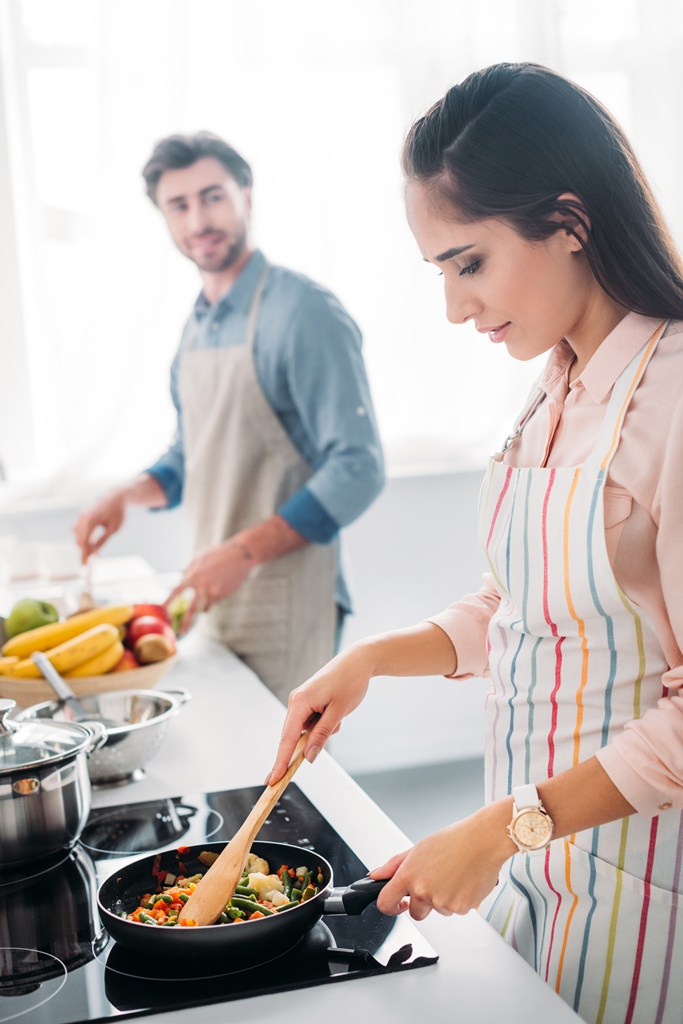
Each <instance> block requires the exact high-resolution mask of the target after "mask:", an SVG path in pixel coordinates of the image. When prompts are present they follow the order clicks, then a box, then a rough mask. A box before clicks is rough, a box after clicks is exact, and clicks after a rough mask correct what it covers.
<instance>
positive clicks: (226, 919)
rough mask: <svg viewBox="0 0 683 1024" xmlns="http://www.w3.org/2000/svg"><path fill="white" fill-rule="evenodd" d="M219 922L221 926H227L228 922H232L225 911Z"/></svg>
mask: <svg viewBox="0 0 683 1024" xmlns="http://www.w3.org/2000/svg"><path fill="white" fill-rule="evenodd" d="M218 920H219V921H220V923H221V924H227V923H228V921H229V920H230V918H229V917H228V915H227V914H226V913H225V911H223V913H222V914H221V915H220V917H219V918H218Z"/></svg>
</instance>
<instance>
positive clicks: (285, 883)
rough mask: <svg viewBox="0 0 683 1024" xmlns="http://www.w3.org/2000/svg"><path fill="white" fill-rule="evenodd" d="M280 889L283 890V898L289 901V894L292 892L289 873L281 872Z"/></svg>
mask: <svg viewBox="0 0 683 1024" xmlns="http://www.w3.org/2000/svg"><path fill="white" fill-rule="evenodd" d="M282 888H283V889H284V892H285V896H286V897H287V899H289V894H290V893H291V891H292V876H291V875H290V873H289V871H283V872H282Z"/></svg>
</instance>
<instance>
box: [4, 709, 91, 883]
mask: <svg viewBox="0 0 683 1024" xmlns="http://www.w3.org/2000/svg"><path fill="white" fill-rule="evenodd" d="M15 706H16V703H15V701H13V700H5V699H0V869H4V868H7V867H10V866H11V865H14V864H18V863H21V862H26V861H31V860H36V859H38V858H39V857H46V856H48V854H51V853H55V852H56V851H57V850H61V849H64V848H68V847H71V846H73V845H74V843H75V842H76V840H77V839H78V837H79V836H80V834H81V832H82V831H83V829H84V828H85V823H86V821H87V818H88V814H89V812H90V779H89V778H88V767H87V755H88V753H89V752H91V751H93V750H95V749H96V748H97V747H98V745H100V744H101V743H103V742H104V740H105V738H106V732H105V730H104V728H103V726H102V725H100V724H99V723H97V722H92V723H87V724H85V723H83V724H80V725H79V724H77V723H75V722H73V723H68V722H40V721H27V722H19V721H16V720H12V719H10V718H9V713H10V711H12V709H13V708H14V707H15Z"/></svg>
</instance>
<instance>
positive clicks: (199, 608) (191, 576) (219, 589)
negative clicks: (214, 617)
mask: <svg viewBox="0 0 683 1024" xmlns="http://www.w3.org/2000/svg"><path fill="white" fill-rule="evenodd" d="M256 564H257V563H256V560H255V558H254V556H253V554H252V553H251V551H250V550H249V549H248V548H247V547H246V546H245V545H244V544H242V543H240V542H239V541H237V540H235V539H232V540H226V541H224V542H223V543H222V544H217V545H216V547H213V548H206V549H205V550H204V551H200V552H199V553H198V554H197V555H195V556H194V558H193V559H192V561H191V562H190V564H189V565H188V567H187V569H186V570H185V573H184V575H183V578H182V580H181V581H180V583H179V584H178V586H177V587H176V588H175V590H173V591H172V592H171V594H170V595H169V597H168V598H167V599H166V605H167V606H168V605H169V604H171V602H172V601H173V600H174V598H176V597H177V596H178V594H182V592H183V591H184V590H188V589H190V588H191V589H192V590H194V597H193V599H192V602H191V604H190V606H189V608H188V609H187V611H186V612H185V614H184V615H183V620H182V622H181V625H180V632H181V634H182V633H186V632H187V631H188V629H189V628H190V626H191V625H192V621H193V619H194V617H195V615H197V614H199V612H208V610H209V608H210V607H211V605H212V604H215V603H216V601H221V600H222V599H223V598H225V597H230V595H231V594H234V592H235V591H236V590H237V589H238V588H239V587H241V586H242V584H243V583H244V581H245V580H246V578H247V576H248V575H249V573H250V572H251V570H252V569H253V568H254V566H255V565H256Z"/></svg>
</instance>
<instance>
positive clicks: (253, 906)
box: [230, 896, 275, 917]
mask: <svg viewBox="0 0 683 1024" xmlns="http://www.w3.org/2000/svg"><path fill="white" fill-rule="evenodd" d="M230 906H231V907H236V908H237V910H244V912H245V913H247V914H253V913H254V911H256V910H260V911H261V913H262V914H265V916H266V917H268V915H269V914H273V913H275V911H273V910H269V909H268V907H264V906H263V904H262V903H255V902H254V900H252V899H248V900H245V899H244V898H243V897H242V896H233V898H232V899H231V900H230Z"/></svg>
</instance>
